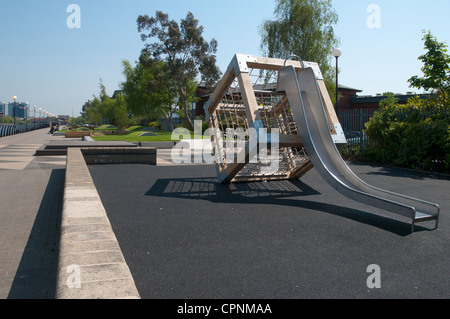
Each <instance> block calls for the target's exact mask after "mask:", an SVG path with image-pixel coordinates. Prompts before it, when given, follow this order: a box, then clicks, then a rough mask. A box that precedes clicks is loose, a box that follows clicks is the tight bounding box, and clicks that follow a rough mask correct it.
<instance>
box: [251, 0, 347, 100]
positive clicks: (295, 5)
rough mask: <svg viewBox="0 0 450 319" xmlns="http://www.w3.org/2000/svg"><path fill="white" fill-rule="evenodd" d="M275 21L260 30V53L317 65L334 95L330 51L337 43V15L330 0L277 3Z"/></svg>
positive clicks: (265, 24) (299, 0)
mask: <svg viewBox="0 0 450 319" xmlns="http://www.w3.org/2000/svg"><path fill="white" fill-rule="evenodd" d="M276 2H277V4H276V8H275V11H274V15H275V19H274V20H266V21H264V23H263V24H262V26H261V27H260V35H261V50H262V51H263V54H264V55H266V56H269V57H273V58H279V59H285V58H287V57H289V56H291V55H293V54H295V55H298V56H299V57H300V58H301V59H302V60H304V61H312V62H317V63H318V64H319V66H320V68H321V71H322V73H323V75H324V78H325V82H326V84H327V88H328V89H329V91H330V95H331V96H334V95H335V94H331V93H335V92H334V91H335V90H336V89H335V84H334V83H335V79H334V70H335V68H334V67H332V66H331V57H332V51H333V49H334V48H335V47H336V46H337V45H338V43H339V41H338V39H337V38H336V36H335V33H334V29H333V25H335V24H336V23H337V21H338V15H337V13H336V12H335V10H334V9H333V8H332V5H331V0H276Z"/></svg>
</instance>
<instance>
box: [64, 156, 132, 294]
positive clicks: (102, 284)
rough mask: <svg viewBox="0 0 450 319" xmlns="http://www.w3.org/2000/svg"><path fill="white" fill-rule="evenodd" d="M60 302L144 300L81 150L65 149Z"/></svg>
mask: <svg viewBox="0 0 450 319" xmlns="http://www.w3.org/2000/svg"><path fill="white" fill-rule="evenodd" d="M56 298H57V299H140V296H139V292H138V291H137V289H136V285H135V282H134V279H133V277H132V275H131V272H130V269H129V268H128V265H127V264H126V261H125V258H124V256H123V254H122V251H121V249H120V246H119V243H118V241H117V238H116V236H115V235H114V232H113V229H112V227H111V224H110V222H109V219H108V216H107V214H106V211H105V209H104V207H103V204H102V202H101V199H100V196H99V195H98V192H97V189H96V188H95V185H94V182H93V180H92V177H91V175H90V173H89V170H88V167H87V164H86V162H85V159H84V157H83V154H82V151H81V149H80V148H69V149H68V150H67V165H66V180H65V189H64V202H63V212H62V221H61V239H60V250H59V264H58V283H57V292H56Z"/></svg>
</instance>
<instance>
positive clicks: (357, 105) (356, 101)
mask: <svg viewBox="0 0 450 319" xmlns="http://www.w3.org/2000/svg"><path fill="white" fill-rule="evenodd" d="M361 92H362V90H359V89H355V88H351V87H348V86H344V85H340V86H339V95H340V96H341V98H340V99H339V102H338V103H337V110H338V111H341V110H349V109H377V108H379V107H380V102H381V101H382V100H384V99H385V98H386V96H385V95H384V94H376V95H358V93H361ZM414 96H416V94H414V93H412V92H406V93H405V94H401V93H396V94H395V97H396V98H397V99H398V103H399V104H406V102H408V100H409V99H410V98H412V97H414ZM417 96H419V97H420V98H423V99H426V98H428V97H429V96H430V94H417Z"/></svg>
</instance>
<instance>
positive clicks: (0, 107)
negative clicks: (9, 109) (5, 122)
mask: <svg viewBox="0 0 450 319" xmlns="http://www.w3.org/2000/svg"><path fill="white" fill-rule="evenodd" d="M4 116H5V104H3V103H2V102H0V117H4Z"/></svg>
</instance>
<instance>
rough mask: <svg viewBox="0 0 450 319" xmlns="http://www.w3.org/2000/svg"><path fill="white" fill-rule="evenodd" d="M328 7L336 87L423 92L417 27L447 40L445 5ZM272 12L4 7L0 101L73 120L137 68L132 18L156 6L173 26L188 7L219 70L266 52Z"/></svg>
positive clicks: (102, 4)
mask: <svg viewBox="0 0 450 319" xmlns="http://www.w3.org/2000/svg"><path fill="white" fill-rule="evenodd" d="M332 3H333V8H334V9H335V11H336V13H337V14H338V16H339V22H338V24H337V25H336V26H335V27H334V30H335V33H336V36H337V37H338V38H339V40H340V45H339V46H340V48H341V50H342V56H341V57H340V58H339V70H340V74H339V83H340V84H342V85H346V86H350V87H353V88H357V89H360V90H362V92H361V93H360V95H374V94H377V93H383V92H388V91H389V92H394V93H406V92H417V93H420V92H419V91H417V90H414V89H412V88H410V87H409V85H408V79H409V78H410V77H412V76H414V75H421V74H422V73H421V71H420V68H421V67H422V64H421V62H420V61H418V57H419V56H420V55H421V54H423V53H424V52H425V51H424V49H423V41H422V38H423V33H422V30H430V31H431V33H432V34H433V35H435V36H436V37H437V38H438V40H439V41H441V42H446V43H449V41H450V28H449V27H448V16H447V15H448V12H450V1H448V0H428V1H426V2H425V1H418V0H409V1H406V0H395V1H387V0H333V1H332ZM71 4H76V5H77V6H78V8H79V9H80V14H79V18H80V19H79V20H73V19H72V18H73V17H74V16H73V14H74V13H75V11H72V10H68V9H70V7H69V6H70V5H71ZM274 8H275V0H239V1H238V0H228V1H226V2H225V1H214V0H209V1H206V0H189V1H186V0H166V1H160V0H159V1H153V0H90V1H88V0H69V1H66V0H39V1H35V0H15V1H1V2H0V102H3V103H9V102H12V101H13V98H12V97H13V96H17V101H18V102H28V103H29V105H30V106H34V105H35V106H36V107H37V108H39V107H40V108H42V109H44V110H46V111H48V112H50V113H53V114H56V115H70V116H79V115H80V111H81V107H82V105H83V104H84V102H86V101H87V100H89V99H92V98H93V96H94V95H98V94H99V83H100V81H102V82H103V84H104V85H105V86H106V90H107V92H108V94H110V95H112V94H113V93H114V91H115V90H117V89H120V83H121V82H123V81H124V76H123V74H122V61H123V60H128V61H130V62H131V63H133V64H134V62H135V61H136V60H137V59H138V57H139V55H140V52H141V49H142V48H143V47H144V43H143V42H142V41H141V38H140V35H139V33H138V31H137V24H136V19H137V17H138V16H139V15H143V14H148V15H149V16H154V14H155V12H156V11H157V10H160V11H163V12H165V13H167V14H169V18H171V19H174V20H176V21H180V19H182V18H184V17H185V16H186V14H187V12H188V11H191V12H192V13H193V14H194V16H195V18H196V19H198V20H199V22H200V24H201V25H202V26H203V27H204V34H203V35H204V38H205V39H206V40H208V41H209V40H211V39H212V38H215V39H216V40H217V41H218V44H219V46H218V52H217V62H218V66H219V68H220V69H221V71H222V72H223V71H225V70H226V69H227V67H228V64H229V63H230V61H231V60H232V58H233V56H234V55H235V54H236V53H242V54H250V55H258V56H261V55H262V54H261V50H260V39H261V37H260V34H259V29H260V26H261V25H262V23H263V22H264V20H268V19H269V20H270V19H273V11H274ZM68 21H69V23H68ZM77 21H79V25H78V26H79V28H76V27H75V28H74V26H77V25H74V24H73V22H77ZM70 22H72V24H71V23H70ZM330 59H332V62H333V63H334V58H333V57H330Z"/></svg>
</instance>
